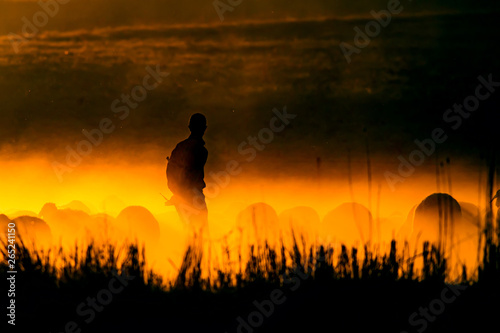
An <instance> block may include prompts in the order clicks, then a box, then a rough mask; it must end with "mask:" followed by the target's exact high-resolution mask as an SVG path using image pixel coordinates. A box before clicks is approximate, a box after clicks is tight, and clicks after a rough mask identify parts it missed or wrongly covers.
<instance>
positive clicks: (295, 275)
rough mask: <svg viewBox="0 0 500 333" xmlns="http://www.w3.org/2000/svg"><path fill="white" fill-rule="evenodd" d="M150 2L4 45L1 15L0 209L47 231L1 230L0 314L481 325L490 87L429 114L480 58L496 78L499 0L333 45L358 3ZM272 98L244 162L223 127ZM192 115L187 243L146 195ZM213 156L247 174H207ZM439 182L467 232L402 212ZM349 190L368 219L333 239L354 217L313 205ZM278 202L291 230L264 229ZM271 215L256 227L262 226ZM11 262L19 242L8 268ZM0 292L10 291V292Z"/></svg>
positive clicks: (56, 323)
mask: <svg viewBox="0 0 500 333" xmlns="http://www.w3.org/2000/svg"><path fill="white" fill-rule="evenodd" d="M153 2H154V1H153ZM100 4H101V3H100ZM2 5H5V3H2ZM17 5H19V6H21V7H22V6H25V5H26V6H28V4H23V3H21V4H17ZM32 5H33V4H32ZM9 6H10V4H9ZM13 6H14V5H13ZM75 6H76V5H75ZM269 6H271V5H269ZM21 7H19V8H21ZM132 8H135V7H132ZM270 8H274V7H270ZM210 9H211V8H210ZM124 10H125V9H124ZM127 10H133V9H130V8H129V9H127ZM238 10H239V9H238ZM241 10H243V9H241ZM77 14H78V13H75V14H74V15H76V16H78V15H77ZM153 14H154V15H153ZM153 14H151V13H149V12H148V15H153V16H152V17H153V18H155V17H156V19H155V20H153V21H152V22H146V23H144V22H140V23H137V22H134V20H131V21H124V22H123V24H120V22H121V21H119V20H118V19H117V18H118V17H119V16H113V18H112V19H110V18H109V17H108V19H109V20H104V21H102V22H101V21H99V18H97V19H96V20H97V21H99V22H98V23H99V24H97V23H96V25H95V26H93V25H91V24H90V23H89V24H88V25H89V26H88V27H85V28H82V27H76V21H75V25H73V23H72V22H69V23H67V25H66V23H65V24H63V23H64V22H63V21H54V22H55V23H54V25H53V26H52V28H51V29H45V30H42V31H40V32H39V33H38V34H37V35H36V36H35V37H34V38H33V39H32V40H29V41H28V42H27V43H25V44H23V45H21V46H19V50H18V52H15V50H14V49H13V45H12V43H11V40H9V37H8V36H7V35H6V33H7V32H6V31H10V30H6V31H4V32H3V33H4V35H2V36H0V92H1V93H0V108H1V112H0V156H1V157H2V158H1V159H0V172H1V173H2V189H1V191H0V214H5V215H0V223H1V225H2V227H3V226H4V224H5V226H7V225H8V223H9V222H10V220H9V218H12V219H14V217H18V216H22V215H30V216H31V218H32V219H35V218H36V219H37V220H36V221H39V220H40V221H42V219H45V220H46V222H47V225H48V226H49V227H50V228H51V231H52V233H53V234H52V235H53V239H52V240H51V242H48V244H50V246H45V244H42V241H40V240H39V239H38V240H36V239H35V241H34V242H33V239H28V238H25V239H24V240H23V239H22V238H21V236H20V235H17V238H16V241H15V245H16V248H15V250H16V251H15V255H12V253H10V252H8V249H9V248H8V245H9V244H8V241H7V240H6V239H3V242H4V243H3V244H2V246H1V250H0V251H1V252H2V255H3V257H4V258H2V261H1V262H0V276H1V277H2V280H3V281H4V284H3V285H4V286H5V287H2V293H3V292H4V291H5V290H9V288H10V289H12V288H14V291H13V292H14V293H15V313H16V319H15V320H16V326H15V327H14V326H12V325H9V326H8V329H9V330H11V331H13V332H33V331H36V332H54V333H55V332H57V333H59V332H65V333H66V332H67V333H69V332H72V333H80V332H96V333H97V332H106V333H108V332H143V331H144V332H149V331H160V332H163V331H164V332H220V333H223V332H226V333H230V332H237V333H253V332H300V331H307V332H323V331H326V330H328V331H333V332H336V331H339V332H363V331H383V332H399V333H403V332H406V333H409V332H412V333H413V332H419V333H422V332H424V331H425V332H483V331H487V330H488V331H489V330H493V331H494V330H495V329H496V328H497V327H498V319H497V316H498V313H499V310H500V303H499V302H498V299H499V297H500V286H499V284H498V282H499V281H500V280H499V279H500V244H499V239H500V225H499V219H498V212H495V211H494V208H493V203H492V201H491V200H492V199H493V198H492V197H493V194H494V192H495V190H496V189H498V188H499V185H498V184H499V183H498V176H499V175H500V173H499V170H498V165H499V161H498V147H497V145H498V134H497V133H498V119H499V118H498V107H499V105H500V103H499V98H498V96H499V95H498V92H497V93H496V94H495V93H494V89H493V90H488V91H490V92H491V95H490V96H491V97H489V98H488V99H485V100H484V101H481V105H480V107H479V108H478V110H477V111H475V112H474V113H471V115H470V117H467V118H464V119H463V122H462V123H461V125H460V126H458V127H459V128H452V127H450V124H449V122H447V121H446V120H445V119H444V118H443V115H444V113H445V112H446V111H447V110H448V109H450V108H452V106H453V105H454V104H455V103H462V102H463V101H464V100H465V98H467V96H470V95H471V94H472V93H474V91H475V89H476V87H477V85H478V82H482V81H481V80H480V79H479V78H480V77H482V78H488V77H492V78H493V79H492V80H494V81H495V83H496V82H497V81H500V79H499V76H498V75H500V74H499V73H500V63H499V62H498V55H499V54H500V49H499V47H500V46H499V45H500V44H498V43H495V42H494V41H495V40H496V39H497V29H496V24H497V21H498V18H497V16H498V15H496V14H485V13H478V12H474V13H470V14H463V13H462V14H459V13H440V14H438V13H420V14H419V15H414V16H411V15H401V16H400V17H394V18H393V20H392V23H391V24H390V25H389V26H388V27H386V28H384V29H383V30H382V31H381V33H380V35H379V36H376V37H374V38H373V39H372V40H371V41H370V42H369V43H368V45H367V46H366V47H364V48H363V49H362V51H361V53H360V54H354V55H353V57H352V61H351V62H350V63H347V62H346V59H345V57H344V55H343V54H342V51H341V49H340V48H339V44H340V43H341V42H347V43H353V38H354V35H355V32H354V30H353V29H354V28H355V27H362V26H364V25H365V24H366V22H367V18H366V16H360V17H356V18H352V17H350V18H327V17H324V18H316V19H310V18H307V17H305V16H306V15H305V14H304V18H301V19H298V18H295V19H292V18H286V17H283V18H281V19H269V20H267V19H265V20H255V21H251V20H247V21H244V20H242V21H236V20H228V21H226V22H224V23H220V24H219V23H218V22H217V23H213V22H206V23H192V24H191V23H189V24H188V23H186V20H184V17H183V16H182V15H181V17H179V20H180V21H182V22H180V23H179V24H175V25H172V24H170V25H166V24H162V23H161V20H160V19H158V17H160V16H161V15H160V14H161V13H153ZM211 14H213V13H211ZM0 15H1V14H0ZM82 15H83V14H82ZM117 15H118V14H117ZM138 15H139V13H138ZM168 15H171V16H172V17H175V16H176V14H175V13H169V14H168ZM237 15H240V14H237ZM268 15H269V14H268ZM0 17H1V16H0ZM236 17H239V16H236ZM215 18H217V17H215ZM69 21H71V20H69ZM61 22H63V23H61ZM15 24H16V21H15V20H13V19H9V21H8V26H9V27H13V26H15ZM58 24H59V25H58ZM6 26H7V25H6ZM68 27H69V28H70V29H68ZM2 29H4V30H5V29H6V28H5V27H2ZM9 29H10V28H9ZM158 68H160V72H162V73H163V74H164V75H163V76H162V77H161V80H160V79H158V83H159V84H158V86H157V87H156V88H154V89H152V90H151V91H148V92H147V98H145V99H144V100H143V101H141V102H140V103H139V105H137V106H136V107H132V106H130V105H129V106H128V107H126V108H125V109H127V110H128V111H129V112H128V113H127V112H125V111H123V110H124V109H123V107H125V105H126V104H125V103H123V102H122V104H119V105H120V106H121V107H122V109H121V110H122V111H119V112H117V108H116V104H114V102H115V101H117V100H118V101H119V100H120V99H122V98H123V96H124V95H126V94H130V93H131V92H132V91H133V90H134V89H135V87H137V86H138V85H141V84H143V82H144V78H145V75H148V73H149V74H151V70H152V69H153V70H154V69H156V70H158ZM167 72H168V75H167V74H166V73H167ZM491 87H496V86H490V88H491ZM285 108H286V109H287V110H288V111H289V112H290V113H291V114H293V115H295V116H296V119H295V118H294V120H293V121H292V122H290V124H289V125H288V126H287V127H286V130H283V131H282V132H279V133H275V134H273V135H274V136H273V139H272V140H271V142H269V144H267V145H266V146H265V148H262V149H256V150H255V152H256V158H255V159H254V160H252V161H251V163H250V162H248V161H246V158H247V157H248V155H245V154H242V153H241V149H240V148H239V147H240V145H241V144H242V143H245V142H246V141H248V140H249V138H250V137H251V136H252V135H253V136H255V135H257V133H260V131H261V130H262V129H265V128H267V127H269V126H270V119H272V117H273V116H274V115H275V114H276V113H275V112H274V111H273V110H277V109H279V110H283V109H285ZM124 112H125V113H124ZM194 112H202V113H204V114H205V115H206V116H207V119H208V129H207V133H206V136H205V141H206V146H207V148H208V150H209V160H208V162H207V165H206V166H205V170H206V173H205V180H206V182H207V188H206V189H205V194H206V196H207V204H208V209H209V226H210V233H211V242H212V243H210V244H209V245H206V243H203V244H204V245H203V246H197V245H195V244H198V243H197V242H196V241H197V240H196V239H193V238H191V237H190V235H189V234H188V233H187V232H186V229H187V228H186V227H185V226H183V225H181V224H179V219H178V217H177V215H176V213H175V211H174V210H173V208H172V207H170V208H168V207H165V206H164V199H163V198H162V197H161V196H160V194H161V195H164V194H165V195H167V196H168V197H170V193H169V192H168V190H167V188H166V182H165V169H164V168H165V161H166V160H165V157H166V156H168V154H169V153H170V152H171V151H172V149H173V148H174V146H175V144H176V143H177V142H179V141H180V140H181V139H184V138H185V137H186V136H187V128H186V125H187V119H188V117H189V115H190V114H192V113H194ZM125 115H126V116H125ZM103 119H108V120H109V121H111V123H112V124H113V126H114V127H113V130H111V131H109V133H104V134H103V136H102V137H101V139H100V141H99V143H97V144H93V145H92V146H91V149H90V152H89V153H88V154H81V155H82V156H80V159H79V160H75V157H74V156H75V155H71V156H73V157H71V156H70V154H72V153H71V151H73V152H74V151H78V149H79V148H78V147H80V146H81V145H82V142H83V141H84V140H87V139H88V140H90V139H89V138H88V137H87V136H86V134H85V133H88V132H89V131H94V130H95V129H96V128H99V126H100V124H101V122H102V120H103ZM436 128H442V129H444V131H445V133H446V135H447V140H446V142H444V143H442V144H440V145H436V146H435V148H436V149H435V152H433V153H431V154H427V155H428V156H427V157H425V158H424V159H425V162H422V164H421V165H420V166H418V167H417V168H416V170H415V172H414V174H412V175H411V176H408V177H405V179H404V181H402V182H401V183H400V184H397V187H396V188H393V187H391V185H390V182H388V180H387V176H386V174H387V171H391V172H397V170H398V167H400V161H401V160H400V159H398V158H399V157H402V158H406V159H408V158H409V156H410V154H411V153H412V152H413V151H415V149H416V148H415V147H416V144H415V140H424V139H426V138H429V136H431V135H432V134H431V133H432V132H433V130H435V129H436ZM94 133H95V132H94ZM94 139H95V137H94ZM79 145H80V146H79ZM422 156H423V155H422ZM71 159H73V160H71ZM71 161H72V163H71ZM75 161H76V162H75ZM230 161H237V162H238V163H240V164H239V165H240V166H241V168H242V171H241V173H239V174H238V175H235V176H232V177H228V178H224V180H223V181H222V183H224V185H221V176H220V175H221V172H223V171H224V170H226V168H227V163H228V162H230ZM55 163H57V164H55ZM61 166H63V167H64V168H66V169H61ZM57 168H59V169H57ZM58 170H59V171H58ZM61 170H66V171H64V172H62V171H61ZM435 192H446V193H449V194H452V195H453V197H454V198H456V199H457V200H456V201H457V204H458V202H460V205H462V209H463V212H464V216H465V212H466V210H465V207H473V211H474V209H476V215H475V216H472V217H470V219H471V220H473V221H476V222H477V223H476V224H474V226H473V228H472V227H471V228H469V229H468V230H469V231H470V230H472V232H471V233H472V234H474V232H476V234H477V237H476V238H473V241H471V242H470V243H467V245H463V247H462V248H461V249H460V250H455V248H453V246H454V245H455V244H451V245H450V243H448V247H446V246H441V245H442V244H443V243H439V244H437V243H429V242H425V240H426V239H421V238H419V237H420V234H419V233H418V232H413V229H411V228H413V226H414V224H413V222H414V221H413V219H412V216H413V213H412V212H414V210H415V208H416V207H417V205H418V204H419V203H420V202H421V201H422V200H423V199H424V198H425V197H427V196H428V195H430V194H432V193H435ZM262 202H264V203H266V204H269V206H266V205H265V204H262ZM351 202H355V203H359V204H360V205H363V207H362V209H361V208H360V209H361V211H362V212H365V210H363V209H365V208H366V212H368V215H369V217H367V220H369V223H370V227H369V228H370V229H369V232H366V233H365V235H364V236H365V237H363V235H361V241H360V240H359V239H356V241H349V242H344V240H345V239H341V237H340V236H338V235H340V234H341V232H342V231H345V230H344V229H348V228H349V227H351V228H354V227H353V223H351V222H350V220H347V219H346V220H344V219H342V218H340V219H339V218H337V219H336V220H334V221H333V220H331V221H330V222H332V223H337V229H335V228H333V227H331V228H330V229H329V230H328V228H329V225H328V223H326V222H325V221H328V219H327V218H326V217H328V216H329V213H330V212H331V211H332V210H333V209H334V208H335V207H339V206H340V205H342V204H346V203H347V204H348V205H352V204H351ZM497 202H498V201H497ZM256 203H259V204H256ZM252 204H256V205H260V206H256V207H261V208H262V207H264V208H262V209H264V210H265V209H267V208H266V207H270V208H269V209H270V210H272V214H271V215H272V217H273V221H276V225H270V224H271V223H269V220H268V219H267V217H268V216H271V215H265V214H264V215H263V216H264V217H265V218H264V219H263V220H262V221H260V222H258V221H256V218H255V211H249V210H247V211H246V214H247V215H242V216H243V217H241V216H240V212H241V211H243V209H245V207H250V206H249V205H252ZM130 206H132V207H134V208H133V209H132V210H133V211H134V212H135V211H139V213H138V214H139V215H137V216H144V217H145V218H144V219H142V218H138V219H136V221H135V222H136V223H137V224H136V225H135V226H134V228H136V229H134V230H133V232H131V231H130V230H126V229H127V227H130V229H132V224H130V225H125V224H126V223H122V222H123V221H125V220H126V219H125V217H123V216H122V219H121V220H120V213H121V212H123V209H125V207H130ZM252 207H254V206H252ZM292 207H295V208H296V207H302V208H304V207H305V208H306V209H309V212H311V211H312V213H311V216H313V217H314V219H304V220H303V221H302V223H303V224H302V225H300V226H299V227H300V228H297V229H294V228H293V227H291V226H290V225H289V224H287V223H288V221H287V220H286V219H285V223H283V221H281V220H280V221H279V223H280V224H279V226H278V220H279V219H278V214H277V212H280V217H281V213H283V212H286V211H287V209H291V208H292ZM478 207H479V208H478ZM497 207H498V206H497ZM62 208H69V210H67V211H64V210H63V209H62ZM358 208H359V207H358ZM353 210H354V209H353ZM467 212H470V211H467ZM439 213H440V214H441V211H440V212H439ZM64 214H66V215H64ZM141 214H142V215H141ZM252 214H253V215H252ZM354 215H356V214H354ZM368 215H367V216H368ZM451 215H452V214H451ZM7 216H8V217H9V218H7ZM79 216H80V217H81V220H79ZM440 218H441V216H440ZM464 218H465V217H464ZM6 221H7V222H6ZM84 221H85V222H84ZM238 221H240V222H241V221H246V224H238ZM407 221H409V223H410V229H411V230H410V231H409V232H408V231H406V232H407V234H404V233H403V232H402V231H401V230H403V229H404V227H405V226H407V225H406V224H405V223H407ZM80 223H81V224H82V225H84V226H83V227H82V226H78V225H79V224H80ZM92 223H94V224H92ZM96 223H101V224H98V225H97V224H96ZM127 223H128V222H127ZM148 223H152V224H148ZM356 223H357V221H356ZM437 224H439V228H440V229H439V238H440V239H439V242H442V238H443V237H442V234H441V232H442V230H441V224H440V223H437ZM149 225H152V226H153V227H154V228H147V227H145V226H149ZM339 225H340V226H341V227H338V226H339ZM90 226H93V227H90ZM381 226H382V227H381ZM358 227H359V226H358ZM120 228H121V229H120ZM273 228H276V229H273ZM280 228H281V229H280ZM381 228H382V231H381V230H380V229H381ZM88 229H92V230H90V232H89V230H88ZM269 230H271V231H270V232H275V234H274V235H273V237H268V235H267V234H264V233H265V232H268V231H269ZM276 230H278V231H276ZM283 230H285V231H283ZM139 231H140V232H139ZM446 232H447V230H446V228H444V231H443V233H444V238H446V237H447V234H446ZM448 232H450V233H451V234H452V231H448ZM88 233H89V234H93V235H94V236H95V237H96V240H95V242H94V243H92V242H89V241H88ZM360 233H361V234H362V232H360ZM2 234H7V232H5V231H3V232H2ZM459 234H460V233H459ZM476 234H474V235H473V236H474V237H475V236H476ZM249 235H250V236H249ZM277 235H278V236H277ZM367 235H369V236H368V237H366V236H367ZM0 236H1V235H0ZM143 236H144V237H143ZM357 236H359V235H356V237H357ZM405 236H408V237H406V238H405ZM410 236H411V237H410ZM426 236H429V233H427V234H426ZM432 236H436V235H432ZM97 237H99V239H98V240H97ZM134 237H137V238H139V239H138V241H139V243H137V242H134V239H133V238H134ZM452 237H453V234H452ZM75 238H76V239H77V242H75ZM151 239H153V240H151ZM470 239H472V238H471V237H468V240H470ZM23 241H24V243H23ZM142 241H146V245H144V243H142ZM465 242H466V241H464V243H465ZM342 243H344V244H346V245H343V244H342ZM471 244H472V245H471ZM11 245H12V243H11ZM448 248H453V249H454V251H455V252H453V254H452V253H449V252H448ZM457 248H458V247H457ZM460 251H461V252H460ZM9 259H11V260H13V259H15V261H16V264H15V267H16V269H17V273H16V275H15V276H16V278H15V283H14V287H13V282H12V280H9V278H10V277H11V276H12V273H9V270H10V269H12V267H11V268H9V266H8V260H9ZM9 298H10V299H12V297H11V296H9ZM2 305H3V306H4V309H5V308H7V307H9V306H11V305H10V304H9V299H6V301H3V303H2ZM8 311H10V310H8ZM11 312H12V311H11ZM4 317H5V316H4ZM4 319H5V318H4ZM2 325H4V322H2ZM3 331H4V330H3V329H2V332H3Z"/></svg>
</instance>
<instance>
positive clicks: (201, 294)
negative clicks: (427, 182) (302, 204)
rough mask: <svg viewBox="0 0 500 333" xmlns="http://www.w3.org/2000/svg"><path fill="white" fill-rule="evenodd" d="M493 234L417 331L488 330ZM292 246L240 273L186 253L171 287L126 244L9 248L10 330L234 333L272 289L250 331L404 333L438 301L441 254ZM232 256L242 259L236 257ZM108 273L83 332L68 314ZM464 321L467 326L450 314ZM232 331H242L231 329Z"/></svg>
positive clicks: (494, 274) (499, 270)
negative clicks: (272, 298) (450, 296)
mask: <svg viewBox="0 0 500 333" xmlns="http://www.w3.org/2000/svg"><path fill="white" fill-rule="evenodd" d="M492 230H494V228H493V221H490V227H489V228H487V230H486V231H485V239H486V241H485V244H484V248H483V261H482V263H481V265H479V269H478V275H477V279H472V278H468V277H467V276H466V274H465V273H464V274H462V276H461V277H460V279H458V280H456V281H454V283H460V284H462V285H467V286H468V290H467V293H465V292H464V294H463V296H461V297H460V298H457V301H456V302H455V303H456V304H455V303H453V304H451V305H449V308H450V309H449V310H448V308H447V311H445V312H444V313H443V314H442V315H440V316H439V321H438V320H435V321H434V322H432V323H429V324H428V327H426V331H429V332H433V331H440V329H442V328H443V327H447V328H449V327H456V328H457V329H459V330H457V331H460V330H461V329H464V327H468V326H466V325H469V324H471V323H473V327H475V328H477V327H482V325H484V326H486V325H487V324H491V323H493V319H494V318H495V316H494V315H493V313H494V311H497V310H498V302H496V301H495V303H492V304H489V303H487V302H486V300H487V299H489V298H490V297H492V295H494V296H495V297H498V296H500V293H499V287H498V281H499V277H500V247H499V246H498V242H497V241H496V240H498V235H495V234H494V233H493V232H492ZM497 230H498V228H497ZM294 240H295V241H294V245H293V247H292V248H290V249H287V248H285V246H284V245H281V246H280V247H279V248H277V249H275V248H272V247H271V246H269V245H268V244H267V243H264V245H261V246H251V247H250V249H249V253H250V256H249V259H248V260H247V261H246V263H240V265H239V269H236V268H235V267H236V266H237V265H234V264H231V263H234V260H233V258H232V257H231V253H230V252H229V250H228V249H227V248H226V249H225V251H224V253H225V256H226V257H225V259H224V261H223V263H222V264H221V265H219V266H218V267H212V269H213V271H214V274H203V273H204V272H203V269H204V268H203V264H202V262H203V260H202V259H203V253H202V251H201V250H200V249H199V248H197V247H196V246H188V248H187V249H186V251H185V254H184V258H183V261H182V265H181V266H180V268H179V271H178V274H177V277H176V278H175V279H173V280H172V281H163V279H162V277H160V276H159V275H156V274H155V273H154V272H153V271H151V270H147V264H146V260H145V249H144V248H142V249H139V248H138V246H137V245H134V244H129V245H126V246H122V247H121V248H117V247H116V246H114V245H110V244H108V245H103V246H101V247H96V246H95V245H93V244H90V245H88V246H87V247H86V248H78V247H77V246H75V248H74V250H73V251H71V253H69V254H68V253H65V252H64V251H63V250H62V249H59V251H58V252H57V253H56V254H57V255H53V254H54V253H51V251H43V250H36V249H31V250H30V249H28V247H27V246H25V245H24V243H23V242H22V240H19V242H18V244H17V246H16V250H17V252H16V265H17V269H18V274H17V286H16V304H17V310H16V311H17V324H16V326H17V327H16V329H19V328H20V327H22V328H23V329H24V328H26V329H37V330H39V331H49V332H54V331H57V332H60V331H62V332H64V329H65V325H67V323H68V322H70V321H74V322H75V323H77V325H78V328H79V329H82V331H91V332H109V330H111V329H112V330H113V331H115V330H116V331H127V332H128V331H134V330H142V329H144V328H145V327H147V328H149V329H153V328H154V329H156V330H159V331H165V332H177V331H188V332H191V331H193V332H194V331H197V330H204V331H208V332H212V331H214V332H225V331H226V332H230V331H233V332H236V331H238V323H239V322H238V321H237V318H239V317H240V318H246V316H247V315H248V314H249V313H252V312H253V311H255V310H256V309H255V306H254V305H253V303H254V302H255V301H257V302H260V301H263V300H265V299H267V298H269V293H270V292H271V291H273V290H276V289H278V290H281V291H282V293H283V294H284V297H285V298H286V302H285V303H284V304H283V305H282V306H280V307H278V306H276V307H275V310H274V313H273V315H272V316H270V317H269V318H267V317H266V318H265V320H264V322H263V324H262V325H260V326H259V327H258V330H257V328H255V331H258V332H267V331H270V332H271V331H272V332H274V331H277V330H278V331H281V330H283V331H285V330H290V331H294V332H295V331H299V330H300V329H304V330H315V329H320V328H321V327H324V325H329V326H331V327H332V328H338V329H339V330H340V331H343V330H347V331H359V330H360V329H369V328H372V329H373V328H378V329H381V328H384V329H385V330H386V331H387V332H390V331H397V332H400V331H404V330H407V331H411V330H408V329H409V328H410V329H411V328H412V327H411V325H409V321H408V318H409V315H410V314H411V313H413V312H416V311H418V309H419V307H421V306H424V305H427V304H429V302H430V301H431V300H432V299H435V298H439V297H440V290H441V289H442V288H443V287H445V286H446V284H445V281H447V279H448V276H447V273H448V271H449V270H448V269H447V261H446V256H445V254H444V253H442V252H440V251H439V250H438V248H437V247H435V246H433V245H431V244H429V243H425V244H424V246H423V251H422V253H421V255H419V256H413V257H410V256H408V251H398V246H397V243H396V241H392V243H391V246H390V250H389V251H388V253H385V254H379V253H377V252H376V251H372V250H370V249H369V247H368V246H365V247H364V249H363V255H362V257H360V253H359V252H358V250H357V249H356V248H351V249H348V248H347V247H346V246H341V247H340V249H338V251H337V250H336V249H334V248H333V247H330V246H324V245H314V246H310V247H306V246H305V244H302V246H299V244H298V241H297V240H296V239H295V238H294ZM302 242H303V240H302ZM303 243H304V242H303ZM193 244H194V242H193ZM5 249H6V244H4V246H2V254H3V256H4V257H5V258H6V255H7V253H6V251H5ZM237 255H238V257H239V260H240V261H241V254H237ZM418 258H421V259H422V263H423V264H422V268H421V269H416V261H417V260H418ZM6 263H7V260H3V261H2V263H1V264H0V272H1V274H2V276H4V275H6V274H7V271H8V267H7V265H6ZM464 272H465V268H464ZM117 274H118V275H127V276H132V277H134V280H133V281H131V282H130V284H129V285H127V287H126V288H125V289H124V291H123V292H122V293H119V294H117V295H114V298H113V302H112V303H110V304H109V305H105V306H103V310H101V311H97V310H96V311H95V318H93V319H92V320H91V321H90V322H88V323H87V322H86V320H87V319H89V316H81V315H79V314H78V313H77V312H76V309H77V307H78V305H79V304H81V303H82V302H85V301H86V300H87V299H88V297H95V295H96V294H97V295H99V291H100V290H101V289H103V288H106V287H107V286H108V284H109V281H110V280H111V279H113V277H114V276H116V275H117ZM299 276H300V281H299V285H297V280H299V278H298V277H299ZM294 279H295V280H294ZM98 299H99V298H98ZM42 304H43V306H41V305H42ZM463 312H465V313H466V314H467V316H463V315H461V314H462V313H463ZM488 314H491V316H488ZM357 318H358V319H357ZM359 318H364V319H363V320H359ZM464 318H468V319H469V320H465V321H464ZM431 324H432V326H431ZM249 327H250V329H252V330H254V328H252V327H251V326H249ZM240 331H241V332H246V331H245V329H243V328H241V327H240ZM414 331H416V330H414Z"/></svg>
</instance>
